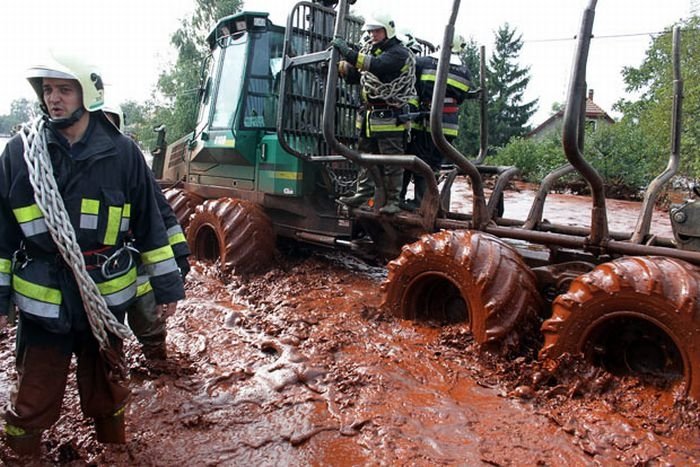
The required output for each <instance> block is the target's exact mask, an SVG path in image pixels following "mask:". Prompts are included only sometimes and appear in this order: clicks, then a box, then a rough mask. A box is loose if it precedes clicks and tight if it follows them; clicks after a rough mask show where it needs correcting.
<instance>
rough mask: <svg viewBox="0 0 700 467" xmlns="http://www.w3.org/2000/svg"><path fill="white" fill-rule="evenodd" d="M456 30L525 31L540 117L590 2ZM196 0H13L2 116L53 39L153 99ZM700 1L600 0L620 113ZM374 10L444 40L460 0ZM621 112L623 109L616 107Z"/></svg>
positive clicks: (248, 4)
mask: <svg viewBox="0 0 700 467" xmlns="http://www.w3.org/2000/svg"><path fill="white" fill-rule="evenodd" d="M460 3H461V8H460V12H459V15H458V17H457V22H456V27H455V29H456V31H457V32H458V33H460V34H462V35H463V36H465V37H467V38H472V39H474V40H475V41H476V43H477V44H479V45H484V46H485V47H486V53H487V55H489V54H490V53H491V52H492V48H493V42H494V33H495V31H496V30H497V29H498V27H499V26H502V25H503V24H504V23H506V22H507V23H509V24H510V25H511V26H512V27H513V28H515V29H517V31H518V32H519V33H521V34H522V38H523V42H524V47H523V49H522V51H521V54H520V64H521V66H523V67H525V66H527V67H529V68H530V72H531V82H530V85H529V87H528V90H527V93H526V95H525V98H526V100H528V101H529V100H532V99H539V110H538V112H537V113H536V114H535V116H534V117H533V119H532V120H531V122H530V123H531V124H533V125H537V124H538V123H540V122H542V121H543V120H545V119H546V118H547V117H548V116H549V115H550V114H551V108H552V104H553V103H555V102H557V103H561V102H564V101H565V99H566V90H567V88H568V81H569V75H570V72H571V64H572V57H573V51H574V47H575V40H573V38H574V37H575V35H576V34H577V33H578V30H579V27H580V21H581V15H582V12H583V10H584V8H585V7H586V6H587V5H588V3H589V0H527V1H526V0H489V1H488V2H483V1H482V2H475V1H466V0H463V1H461V2H460ZM194 4H195V2H194V0H119V1H114V0H110V1H106V0H70V1H64V2H56V1H52V0H23V1H21V2H17V1H10V2H3V6H2V8H1V10H0V43H2V44H3V46H2V47H0V63H2V69H3V71H2V73H0V114H7V113H9V109H10V103H11V102H12V101H13V100H14V99H17V98H21V97H26V98H33V97H34V95H33V93H32V90H31V88H30V87H29V85H28V83H27V82H26V80H25V79H24V73H25V70H26V69H27V68H28V67H30V66H31V65H32V64H33V63H36V62H37V61H38V60H40V57H42V56H43V55H44V54H45V53H46V51H47V50H48V48H49V47H56V48H59V49H73V50H75V51H79V52H80V53H81V54H83V55H85V56H87V57H88V58H89V60H91V61H92V62H94V63H95V64H97V65H98V66H99V68H100V69H101V71H102V73H103V77H104V80H105V83H106V85H107V89H106V92H107V93H108V94H110V95H111V96H112V99H111V100H112V101H113V102H116V103H120V102H123V101H125V100H135V101H138V102H141V101H144V100H146V99H148V98H149V97H150V95H151V93H152V91H153V89H154V86H155V83H156V81H157V78H158V74H159V73H160V72H161V71H162V70H163V69H164V68H165V67H166V66H167V65H168V64H169V63H172V61H173V60H174V57H175V51H174V49H173V47H172V46H171V45H170V37H171V35H172V33H173V32H174V31H176V30H177V29H178V27H179V25H180V21H181V20H182V18H185V17H188V16H189V15H190V14H191V13H192V11H193V8H194ZM294 4H296V0H245V1H244V8H245V9H247V10H251V11H268V12H270V19H271V20H272V21H273V23H275V24H279V25H284V24H285V22H286V16H287V13H288V12H289V10H290V9H291V7H292V6H293V5H294ZM690 5H691V0H664V1H658V0H599V1H598V3H597V8H596V16H595V23H594V27H593V33H594V36H596V37H597V38H596V39H594V40H593V42H592V44H591V49H590V54H589V65H588V87H589V89H593V90H594V101H595V102H596V103H597V104H598V105H600V106H601V107H602V108H603V109H604V110H606V111H608V112H611V113H612V105H613V104H614V103H615V102H616V101H617V100H618V99H620V98H623V97H628V98H629V97H633V96H629V95H627V94H626V93H625V91H624V83H623V81H622V77H621V74H620V72H621V70H622V68H623V67H624V66H633V67H636V66H639V65H640V64H641V62H642V60H643V58H644V52H645V51H646V49H647V48H648V46H649V44H650V43H651V33H655V32H659V31H662V30H663V29H664V28H665V27H668V26H670V25H672V24H674V23H676V22H678V21H679V20H680V19H681V18H683V17H687V16H688V14H689V12H690V9H691V7H690ZM353 8H354V9H355V10H356V11H357V12H359V13H360V14H362V15H363V16H365V17H369V16H371V15H372V14H373V13H375V12H377V11H383V12H386V13H389V14H391V15H393V16H394V19H395V21H396V24H397V28H398V29H399V30H401V29H409V30H411V31H412V32H413V33H414V34H415V35H416V36H417V37H420V38H423V39H426V40H428V41H430V42H433V43H435V44H438V43H440V42H441V41H442V35H443V32H444V26H445V24H446V23H447V21H448V19H449V16H450V13H451V8H452V1H450V0H432V1H424V0H382V1H381V2H378V1H376V0H375V1H371V0H357V2H356V4H355V5H354V7H353ZM612 115H613V116H615V114H614V113H612Z"/></svg>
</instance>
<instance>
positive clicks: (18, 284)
mask: <svg viewBox="0 0 700 467" xmlns="http://www.w3.org/2000/svg"><path fill="white" fill-rule="evenodd" d="M12 288H13V289H14V290H15V291H16V292H19V293H21V294H22V295H24V296H26V297H29V298H32V299H34V300H39V301H42V302H46V303H51V304H54V305H60V304H61V302H62V296H61V291H60V290H58V289H52V288H50V287H44V286H43V285H39V284H32V283H31V282H29V281H26V280H24V279H22V278H21V277H19V276H17V275H14V276H12Z"/></svg>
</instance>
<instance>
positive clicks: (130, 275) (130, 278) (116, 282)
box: [97, 267, 136, 295]
mask: <svg viewBox="0 0 700 467" xmlns="http://www.w3.org/2000/svg"><path fill="white" fill-rule="evenodd" d="M134 282H136V267H133V268H131V269H130V270H129V272H127V273H126V274H124V275H123V276H119V277H117V278H115V279H112V280H108V281H106V282H100V283H98V284H97V288H98V289H99V291H100V293H101V294H102V295H109V294H113V293H115V292H119V291H120V290H122V289H125V288H126V287H129V286H130V285H131V284H133V283H134Z"/></svg>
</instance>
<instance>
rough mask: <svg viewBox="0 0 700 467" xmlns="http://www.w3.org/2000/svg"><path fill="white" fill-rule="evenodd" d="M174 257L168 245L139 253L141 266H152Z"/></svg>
mask: <svg viewBox="0 0 700 467" xmlns="http://www.w3.org/2000/svg"><path fill="white" fill-rule="evenodd" d="M174 257H175V255H174V254H173V249H172V248H171V247H170V245H166V246H164V247H161V248H157V249H155V250H151V251H146V252H144V253H141V259H142V260H143V264H154V263H157V262H159V261H164V260H166V259H170V258H174Z"/></svg>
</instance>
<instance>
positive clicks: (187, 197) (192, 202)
mask: <svg viewBox="0 0 700 467" xmlns="http://www.w3.org/2000/svg"><path fill="white" fill-rule="evenodd" d="M163 194H164V195H165V199H166V200H167V201H168V203H170V207H172V208H173V212H174V213H175V217H176V218H177V222H178V224H180V227H182V230H183V231H185V230H187V226H188V225H189V223H190V217H192V214H194V211H195V209H196V208H197V206H198V205H200V204H202V202H204V198H202V197H201V196H199V195H195V194H194V193H190V192H188V191H185V190H183V189H181V188H168V189H167V190H165V191H164V192H163Z"/></svg>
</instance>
